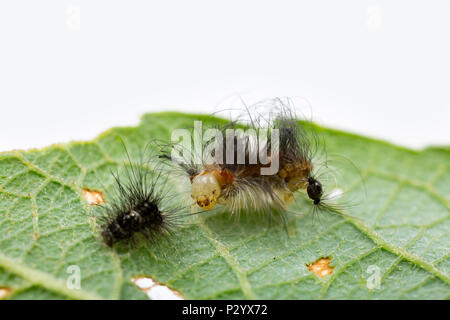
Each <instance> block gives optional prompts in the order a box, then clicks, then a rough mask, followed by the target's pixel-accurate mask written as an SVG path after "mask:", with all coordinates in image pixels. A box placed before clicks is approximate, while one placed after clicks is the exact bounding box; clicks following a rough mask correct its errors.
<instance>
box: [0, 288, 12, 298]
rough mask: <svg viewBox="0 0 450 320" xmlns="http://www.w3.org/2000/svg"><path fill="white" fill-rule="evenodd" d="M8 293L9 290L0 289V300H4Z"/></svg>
mask: <svg viewBox="0 0 450 320" xmlns="http://www.w3.org/2000/svg"><path fill="white" fill-rule="evenodd" d="M10 293H11V289H10V288H6V287H0V299H5V298H6V297H7V296H8V295H9V294H10Z"/></svg>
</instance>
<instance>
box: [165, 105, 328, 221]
mask: <svg viewBox="0 0 450 320" xmlns="http://www.w3.org/2000/svg"><path fill="white" fill-rule="evenodd" d="M274 101H275V102H274V103H275V104H276V107H274V108H273V109H272V110H271V114H272V115H273V119H269V120H268V119H265V118H262V117H260V118H257V119H252V122H251V123H250V128H252V129H254V130H256V131H257V132H259V131H260V130H262V129H265V128H267V129H268V132H269V136H268V143H267V154H268V157H269V160H270V162H269V163H268V164H263V163H262V162H261V161H260V160H259V158H258V160H257V162H256V163H254V164H250V163H249V161H248V160H249V158H250V151H249V150H250V149H251V145H250V143H249V141H248V140H247V141H246V142H247V143H246V144H245V151H244V158H245V163H243V164H239V163H237V161H234V162H233V163H227V161H225V160H226V159H225V151H224V152H223V157H224V158H223V161H220V162H221V163H218V162H217V161H216V162H214V163H211V164H201V165H192V164H189V163H178V164H179V165H180V167H181V168H183V170H184V171H185V172H186V173H187V174H188V175H189V177H190V181H191V197H192V199H193V200H194V201H195V203H196V204H197V205H198V206H199V207H200V208H202V209H203V210H210V209H212V208H214V207H215V205H216V204H221V205H224V206H226V207H227V208H228V209H229V210H230V211H231V213H240V212H242V211H259V212H285V211H286V210H287V209H288V208H289V206H290V205H291V204H292V202H293V201H294V195H295V193H296V192H297V191H299V190H305V191H306V194H307V195H308V197H309V198H310V199H311V200H312V202H313V204H314V205H315V206H318V207H320V206H324V203H323V199H324V193H323V188H322V184H321V182H319V181H318V179H317V178H316V177H315V175H314V173H313V172H314V165H313V155H314V154H315V152H316V151H317V147H318V143H317V137H315V136H314V135H311V134H310V132H308V131H307V128H306V127H305V126H304V125H302V124H300V123H299V122H298V120H297V119H296V118H295V116H294V114H293V111H292V109H291V108H290V107H289V106H287V105H284V104H283V103H282V102H281V100H279V99H275V100H274ZM237 127H238V125H237V123H236V122H233V121H232V122H230V123H228V124H227V125H225V126H223V127H222V128H221V131H222V133H224V135H223V136H224V137H225V131H226V130H227V129H234V128H237ZM274 129H277V130H278V133H279V134H278V136H279V142H278V143H279V148H272V145H271V139H270V135H271V134H273V132H274ZM235 139H236V138H235ZM236 145H237V143H236V140H235V143H234V157H235V160H236V158H237V156H238V155H237V152H238V150H237V147H236ZM225 149H226V139H224V142H223V150H225ZM276 150H278V152H276ZM163 157H164V158H169V156H168V154H167V153H166V154H164V155H163ZM274 157H277V158H278V163H279V169H278V171H277V172H275V173H273V174H268V175H263V174H261V169H262V168H267V167H270V165H271V163H272V161H274Z"/></svg>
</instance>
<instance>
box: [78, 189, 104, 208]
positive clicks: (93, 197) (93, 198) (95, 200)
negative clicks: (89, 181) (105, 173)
mask: <svg viewBox="0 0 450 320" xmlns="http://www.w3.org/2000/svg"><path fill="white" fill-rule="evenodd" d="M83 196H84V198H85V199H86V201H87V203H89V205H90V206H98V205H99V204H101V203H104V202H105V198H104V197H103V192H101V191H98V190H90V189H87V188H84V189H83Z"/></svg>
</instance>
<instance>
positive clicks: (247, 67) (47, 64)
mask: <svg viewBox="0 0 450 320" xmlns="http://www.w3.org/2000/svg"><path fill="white" fill-rule="evenodd" d="M276 96H289V97H291V98H293V99H294V102H295V101H300V102H299V104H300V105H304V106H307V107H308V108H309V109H307V110H305V113H307V114H310V113H311V112H312V117H313V120H315V121H317V122H319V123H320V124H322V125H327V126H331V127H335V128H341V129H344V130H348V131H352V132H356V133H361V134H364V135H369V136H373V137H377V138H381V139H386V140H389V141H391V142H394V143H397V144H402V145H405V146H410V147H413V148H421V147H424V146H426V145H428V144H441V145H442V144H449V143H450V129H449V120H450V111H449V110H450V1H410V0H409V1H365V0H357V1H356V0H355V1H317V0H315V1H308V3H306V1H302V2H300V1H280V0H277V1H264V0H257V1H246V0H239V1H234V0H227V1H214V0H205V1H194V0H188V1H132V0H130V1H120V2H114V1H93V0H90V1H63V0H57V1H56V0H55V1H2V2H1V3H0V108H1V109H0V110H1V112H0V151H4V150H10V149H23V148H30V147H41V146H45V145H48V144H51V143H55V142H65V141H69V140H83V139H92V138H93V137H95V136H96V135H97V134H99V133H100V132H102V131H104V130H106V129H108V128H109V127H111V126H116V125H120V126H123V125H135V124H137V123H138V119H139V115H140V114H142V113H144V112H149V111H163V110H180V111H186V112H203V113H210V112H212V111H213V110H214V109H217V107H219V108H226V107H230V106H236V101H237V100H238V99H237V97H242V98H243V99H244V101H245V102H246V103H247V104H252V103H254V102H257V101H258V100H261V99H265V98H271V97H276Z"/></svg>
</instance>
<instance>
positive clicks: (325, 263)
mask: <svg viewBox="0 0 450 320" xmlns="http://www.w3.org/2000/svg"><path fill="white" fill-rule="evenodd" d="M330 262H331V259H330V258H328V257H325V258H320V259H318V260H317V261H315V262H313V263H311V264H307V265H306V266H307V267H308V269H309V271H311V272H314V273H315V274H317V275H318V276H319V277H320V278H324V277H326V276H329V275H330V274H332V273H333V271H334V267H332V266H330Z"/></svg>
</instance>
